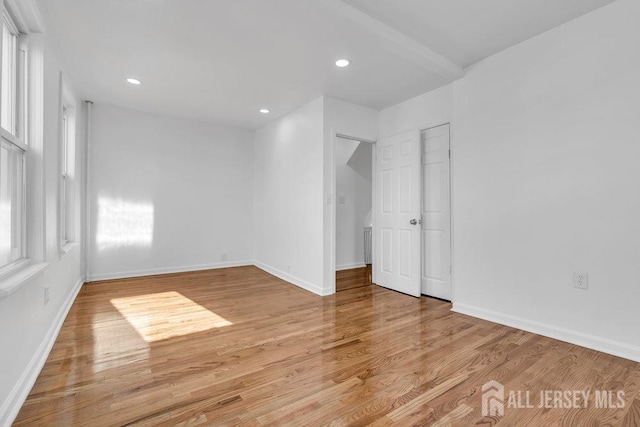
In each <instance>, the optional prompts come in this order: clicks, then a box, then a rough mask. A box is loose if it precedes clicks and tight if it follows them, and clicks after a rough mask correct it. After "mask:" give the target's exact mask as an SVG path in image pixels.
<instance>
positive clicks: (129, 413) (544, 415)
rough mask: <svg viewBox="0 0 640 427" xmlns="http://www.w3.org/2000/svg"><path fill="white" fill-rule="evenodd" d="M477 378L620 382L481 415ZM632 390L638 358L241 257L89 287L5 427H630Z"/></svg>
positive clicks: (579, 384) (542, 384)
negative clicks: (327, 287)
mask: <svg viewBox="0 0 640 427" xmlns="http://www.w3.org/2000/svg"><path fill="white" fill-rule="evenodd" d="M489 380H496V381H499V382H500V383H502V384H503V385H504V387H505V390H507V391H508V390H529V391H530V393H531V396H532V399H533V397H534V396H537V395H538V394H539V393H540V391H542V390H582V389H585V390H588V391H590V392H591V393H595V391H596V390H611V391H619V390H621V391H624V392H625V396H624V399H623V403H624V407H622V408H596V407H595V403H594V402H593V401H591V402H588V403H589V405H588V408H586V409H548V408H537V407H534V408H528V409H514V408H506V409H505V414H504V416H502V417H499V416H493V417H483V416H482V413H481V410H482V400H481V395H482V386H483V384H485V383H486V382H487V381H489ZM639 385H640V365H639V364H638V363H634V362H631V361H628V360H625V359H621V358H617V357H614V356H610V355H606V354H603V353H599V352H597V351H592V350H588V349H585V348H581V347H578V346H575V345H571V344H567V343H563V342H560V341H555V340H552V339H549V338H545V337H541V336H538V335H534V334H530V333H527V332H523V331H520V330H517V329H513V328H509V327H505V326H500V325H497V324H494V323H490V322H486V321H482V320H478V319H475V318H472V317H467V316H464V315H460V314H456V313H452V312H451V311H450V304H448V303H445V302H442V301H438V300H434V299H430V298H424V297H423V298H419V299H418V298H412V297H409V296H405V295H402V294H399V293H396V292H393V291H389V290H386V289H383V288H380V287H377V286H375V285H374V286H361V287H356V288H353V289H350V290H344V291H341V292H338V293H337V294H335V295H333V296H329V297H324V298H323V297H319V296H316V295H313V294H311V293H309V292H306V291H304V290H302V289H299V288H297V287H295V286H293V285H290V284H287V283H286V282H283V281H281V280H279V279H277V278H275V277H273V276H270V275H269V274H267V273H264V272H263V271H261V270H259V269H257V268H255V267H238V268H230V269H222V270H212V271H204V272H194V273H184V274H177V275H164V276H154V277H147V278H139V279H127V280H119V281H110V282H96V283H91V284H87V285H85V286H84V287H83V288H82V290H81V292H80V294H79V296H78V298H77V300H76V301H75V303H74V305H73V307H72V309H71V311H70V313H69V316H68V317H67V319H66V321H65V323H64V326H63V327H62V330H61V332H60V335H59V336H58V338H57V340H56V343H55V345H54V347H53V350H52V352H51V354H50V356H49V359H48V360H47V362H46V365H45V367H44V369H43V370H42V372H41V374H40V376H39V377H38V380H37V382H36V384H35V386H34V387H33V390H32V391H31V393H30V395H29V397H28V399H27V401H26V403H25V404H24V406H23V408H22V410H21V411H20V413H19V415H18V418H17V419H16V422H15V424H16V425H19V426H22V425H37V426H45V425H47V426H50V425H57V426H74V425H82V426H85V425H88V426H92V427H98V426H115V425H248V426H251V425H295V426H315V425H367V424H372V425H376V426H384V425H400V426H405V425H407V426H408V425H434V426H444V425H461V426H474V425H493V424H496V423H497V424H498V425H500V426H521V425H532V426H550V425H558V426H559V425H567V426H590V425H594V426H595V425H623V426H638V425H640V396H639V391H638V387H639ZM535 403H537V402H535ZM613 403H616V404H617V403H618V402H617V401H616V400H615V399H614V401H613Z"/></svg>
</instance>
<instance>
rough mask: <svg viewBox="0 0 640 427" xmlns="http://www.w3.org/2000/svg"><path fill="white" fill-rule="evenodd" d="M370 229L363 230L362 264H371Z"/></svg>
mask: <svg viewBox="0 0 640 427" xmlns="http://www.w3.org/2000/svg"><path fill="white" fill-rule="evenodd" d="M371 234H372V233H371V227H365V228H364V263H365V264H372V262H371Z"/></svg>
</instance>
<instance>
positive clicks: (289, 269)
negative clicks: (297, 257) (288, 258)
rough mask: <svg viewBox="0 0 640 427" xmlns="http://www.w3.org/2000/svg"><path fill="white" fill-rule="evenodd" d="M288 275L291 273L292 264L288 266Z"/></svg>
mask: <svg viewBox="0 0 640 427" xmlns="http://www.w3.org/2000/svg"><path fill="white" fill-rule="evenodd" d="M287 273H291V264H287Z"/></svg>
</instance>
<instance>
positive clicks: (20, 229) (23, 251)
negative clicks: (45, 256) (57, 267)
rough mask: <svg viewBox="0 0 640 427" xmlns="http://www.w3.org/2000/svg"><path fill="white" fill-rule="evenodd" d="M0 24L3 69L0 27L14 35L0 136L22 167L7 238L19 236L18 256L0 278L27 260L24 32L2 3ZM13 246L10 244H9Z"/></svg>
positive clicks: (0, 41) (1, 36) (0, 37)
mask: <svg viewBox="0 0 640 427" xmlns="http://www.w3.org/2000/svg"><path fill="white" fill-rule="evenodd" d="M2 25H3V31H2V32H1V33H0V67H1V68H4V66H3V64H2V62H3V60H4V52H3V48H4V26H5V25H7V27H8V28H9V33H10V34H11V35H12V36H13V37H15V39H14V43H13V46H12V50H13V52H12V58H11V61H12V64H11V70H10V73H11V76H10V79H9V80H10V90H11V93H10V96H11V100H10V104H9V105H10V108H11V109H12V111H11V117H10V119H9V125H10V126H9V127H10V128H11V130H8V129H5V128H4V127H3V126H0V139H1V140H2V141H3V142H5V143H7V144H9V145H11V146H13V147H15V148H16V149H17V150H18V151H19V152H20V157H21V162H22V168H21V176H19V177H18V176H13V178H14V179H15V178H17V179H18V180H19V182H20V184H21V188H20V189H19V195H18V201H19V203H18V206H17V209H18V210H19V212H18V215H19V219H17V220H15V221H12V224H11V240H12V242H13V240H14V237H15V236H17V237H18V238H19V243H18V246H17V250H18V251H19V252H20V256H19V258H17V259H16V260H13V261H11V262H9V263H7V264H5V265H2V266H0V280H1V279H2V278H5V277H7V276H9V275H11V274H13V273H15V272H16V271H18V270H20V269H21V268H24V267H25V266H26V265H28V264H29V259H28V258H27V208H26V200H27V187H26V182H27V174H26V170H27V157H28V155H29V146H28V144H27V141H26V139H25V138H24V136H25V134H26V131H25V128H24V127H23V126H24V125H26V117H24V116H25V114H24V113H25V111H24V109H22V108H21V107H22V106H25V105H26V100H25V99H24V97H25V96H26V83H27V79H26V71H27V70H26V64H25V61H26V43H27V41H26V34H24V33H22V32H20V31H19V29H18V26H17V25H16V22H15V19H14V18H13V17H12V14H11V13H10V11H9V9H8V7H7V6H6V4H4V3H3V5H2ZM1 83H2V82H1V80H0V96H2V97H3V96H4V93H5V92H4V91H5V90H6V89H5V88H4V87H1ZM3 104H4V102H2V103H0V114H2V113H4V112H3V111H2V108H3V107H4V105H3ZM12 246H13V243H12Z"/></svg>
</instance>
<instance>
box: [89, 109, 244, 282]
mask: <svg viewBox="0 0 640 427" xmlns="http://www.w3.org/2000/svg"><path fill="white" fill-rule="evenodd" d="M93 114H94V115H93V141H92V145H91V159H90V163H91V165H90V173H91V183H90V185H91V188H90V197H91V251H90V257H89V268H90V273H89V279H90V280H97V279H103V278H113V277H126V276H135V275H145V274H156V273H164V272H172V271H185V270H192V269H206V268H213V267H221V266H231V265H239V264H247V263H250V262H251V258H252V237H251V221H252V196H251V194H252V181H253V175H252V146H251V132H249V131H244V130H236V129H233V128H226V127H221V126H215V125H212V124H207V123H198V122H190V121H185V120H178V119H172V118H167V117H159V116H154V115H150V114H144V113H139V112H134V111H130V110H125V109H122V108H117V107H111V106H106V105H94V108H93Z"/></svg>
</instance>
